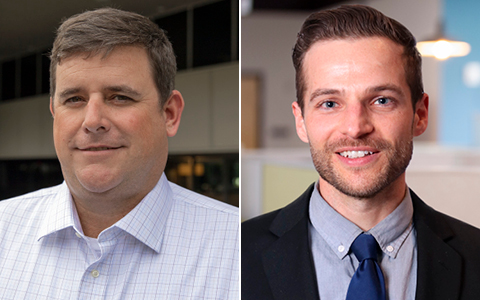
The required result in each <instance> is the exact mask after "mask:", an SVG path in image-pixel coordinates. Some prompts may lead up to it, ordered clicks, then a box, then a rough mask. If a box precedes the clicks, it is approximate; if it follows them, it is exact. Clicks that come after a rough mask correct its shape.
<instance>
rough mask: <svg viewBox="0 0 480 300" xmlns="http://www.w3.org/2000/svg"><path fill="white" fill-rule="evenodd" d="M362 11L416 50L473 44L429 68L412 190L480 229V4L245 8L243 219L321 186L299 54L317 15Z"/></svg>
mask: <svg viewBox="0 0 480 300" xmlns="http://www.w3.org/2000/svg"><path fill="white" fill-rule="evenodd" d="M355 3H356V4H365V5H369V6H372V7H374V8H376V9H378V10H380V11H381V12H383V13H384V14H386V15H387V16H389V17H392V18H394V19H396V20H398V21H399V22H401V23H402V24H404V25H405V26H406V27H407V28H408V29H409V30H410V31H411V32H412V33H413V35H414V36H415V37H416V38H417V41H418V42H420V41H427V40H431V41H438V40H439V39H448V40H451V41H462V42H466V43H468V44H469V47H470V50H469V52H468V51H466V52H468V54H467V55H466V56H462V57H460V56H456V57H450V58H445V56H443V55H442V53H440V54H439V55H437V56H438V58H437V57H432V56H425V57H424V58H423V79H424V86H425V91H426V92H427V93H428V94H429V96H430V109H429V125H428V129H427V131H426V132H425V133H424V134H423V135H422V136H420V137H418V138H416V139H415V140H414V148H415V150H414V155H413V159H412V162H411V164H410V166H409V168H408V169H407V183H408V185H409V187H411V188H412V189H413V190H414V191H415V192H416V193H417V194H418V195H419V196H420V197H421V198H422V199H423V200H424V201H425V202H427V203H428V204H429V205H431V206H433V207H434V208H435V209H437V210H440V211H442V212H445V213H448V214H450V215H453V216H454V217H457V218H459V219H461V220H463V221H465V222H467V223H470V224H473V225H475V226H477V227H480V212H479V211H480V88H479V87H480V33H479V32H478V28H480V18H478V12H479V11H480V2H478V1H474V0H403V1H396V0H365V1H338V0H316V1H313V0H291V1H289V0H286V1H274V0H253V1H246V0H245V1H244V0H242V2H241V6H242V17H241V56H242V60H241V74H242V75H241V89H242V90H241V95H242V96H241V101H242V104H241V106H242V107H241V110H242V119H241V121H242V122H241V124H242V126H241V144H242V161H241V169H242V175H241V182H242V184H241V195H242V219H243V220H245V219H249V218H251V217H254V216H256V215H259V214H261V213H264V212H268V211H271V210H274V209H277V208H280V207H283V206H285V205H286V204H288V203H290V202H291V201H293V200H294V199H296V197H298V196H299V195H300V194H301V193H302V192H303V191H304V190H305V189H306V188H307V187H308V186H309V185H310V184H311V183H312V182H314V181H316V180H318V174H317V172H316V171H315V169H314V167H313V164H312V162H311V158H310V151H309V148H308V145H306V144H304V143H303V142H301V141H300V139H299V138H298V137H297V135H296V132H295V126H294V118H293V115H292V112H291V103H292V102H293V101H295V81H294V76H295V73H294V68H293V65H292V61H291V54H292V48H293V45H294V43H295V41H296V35H297V32H298V31H299V30H300V27H301V25H302V23H303V21H304V20H305V19H306V17H307V16H308V15H310V13H312V12H314V11H317V10H320V9H327V8H333V7H336V6H339V5H341V4H355ZM451 47H453V48H455V45H454V46H451ZM447 48H448V47H447ZM467 48H468V47H467ZM440 50H441V49H440ZM447 50H448V49H447ZM467 50H468V49H467ZM464 52H465V51H464ZM464 54H465V53H464Z"/></svg>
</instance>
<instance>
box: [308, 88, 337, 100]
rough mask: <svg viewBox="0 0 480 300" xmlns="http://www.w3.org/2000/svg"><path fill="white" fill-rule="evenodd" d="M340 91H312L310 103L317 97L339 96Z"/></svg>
mask: <svg viewBox="0 0 480 300" xmlns="http://www.w3.org/2000/svg"><path fill="white" fill-rule="evenodd" d="M339 94H340V91H339V90H336V89H316V90H315V91H313V93H312V94H311V95H310V101H312V100H313V99H315V98H317V97H319V96H325V95H339Z"/></svg>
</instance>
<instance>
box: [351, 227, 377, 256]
mask: <svg viewBox="0 0 480 300" xmlns="http://www.w3.org/2000/svg"><path fill="white" fill-rule="evenodd" d="M350 248H351V249H352V252H353V254H355V256H356V257H357V259H358V261H359V262H362V261H363V260H365V259H373V260H375V261H376V260H377V257H378V249H379V247H378V244H377V241H376V240H375V238H374V237H373V236H372V235H370V234H364V233H362V234H360V235H359V236H358V237H357V238H356V239H355V241H353V244H352V246H351V247H350Z"/></svg>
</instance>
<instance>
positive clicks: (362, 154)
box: [338, 151, 376, 158]
mask: <svg viewBox="0 0 480 300" xmlns="http://www.w3.org/2000/svg"><path fill="white" fill-rule="evenodd" d="M375 153H376V152H372V151H343V152H338V154H339V155H340V156H342V157H345V158H362V157H365V156H369V155H372V154H375Z"/></svg>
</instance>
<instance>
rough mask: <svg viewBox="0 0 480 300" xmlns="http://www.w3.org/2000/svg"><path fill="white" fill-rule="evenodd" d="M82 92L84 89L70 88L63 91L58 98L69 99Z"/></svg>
mask: <svg viewBox="0 0 480 300" xmlns="http://www.w3.org/2000/svg"><path fill="white" fill-rule="evenodd" d="M81 90H82V89H81V88H79V87H74V88H68V89H65V90H63V91H62V92H61V93H60V94H59V95H58V97H59V98H60V99H64V98H68V97H70V96H71V95H74V94H78V93H79V92H80V91H81Z"/></svg>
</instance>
